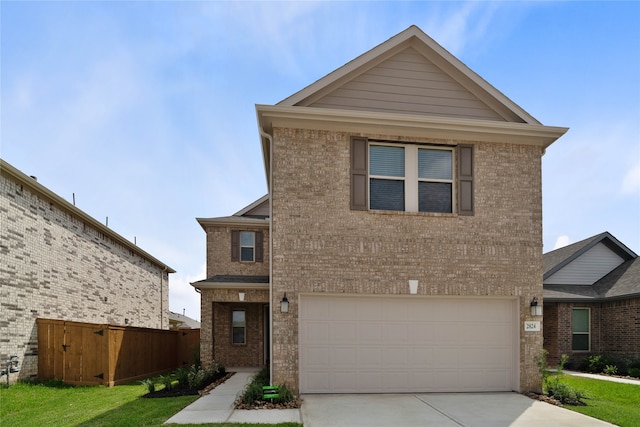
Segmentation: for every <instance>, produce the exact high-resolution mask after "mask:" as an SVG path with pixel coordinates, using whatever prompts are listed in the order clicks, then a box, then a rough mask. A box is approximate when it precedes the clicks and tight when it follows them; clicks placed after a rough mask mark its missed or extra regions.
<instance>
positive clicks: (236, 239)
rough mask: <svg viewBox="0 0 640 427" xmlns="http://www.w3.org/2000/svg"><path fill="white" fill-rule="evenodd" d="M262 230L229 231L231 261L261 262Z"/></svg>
mask: <svg viewBox="0 0 640 427" xmlns="http://www.w3.org/2000/svg"><path fill="white" fill-rule="evenodd" d="M262 246H263V234H262V231H240V230H234V231H232V232H231V261H240V262H262V261H263V250H262Z"/></svg>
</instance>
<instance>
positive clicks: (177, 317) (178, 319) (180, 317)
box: [169, 311, 200, 330]
mask: <svg viewBox="0 0 640 427" xmlns="http://www.w3.org/2000/svg"><path fill="white" fill-rule="evenodd" d="M169 329H175V330H178V329H200V322H198V321H197V320H195V319H192V318H191V317H189V316H185V315H184V314H180V313H174V312H173V311H170V312H169Z"/></svg>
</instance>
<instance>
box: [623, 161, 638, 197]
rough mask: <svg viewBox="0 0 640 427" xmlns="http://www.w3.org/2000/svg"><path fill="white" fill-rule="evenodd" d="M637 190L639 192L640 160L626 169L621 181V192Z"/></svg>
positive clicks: (628, 192)
mask: <svg viewBox="0 0 640 427" xmlns="http://www.w3.org/2000/svg"><path fill="white" fill-rule="evenodd" d="M638 192H640V161H639V162H638V163H636V165H635V166H633V167H632V168H631V169H629V171H627V174H626V175H625V176H624V179H623V181H622V194H633V193H638Z"/></svg>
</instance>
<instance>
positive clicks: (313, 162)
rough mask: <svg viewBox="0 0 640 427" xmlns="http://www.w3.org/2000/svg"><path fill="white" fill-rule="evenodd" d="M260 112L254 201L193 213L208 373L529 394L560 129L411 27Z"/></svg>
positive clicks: (387, 388) (308, 384)
mask: <svg viewBox="0 0 640 427" xmlns="http://www.w3.org/2000/svg"><path fill="white" fill-rule="evenodd" d="M256 110H257V116H258V131H259V134H260V142H261V147H262V154H263V158H264V165H265V172H266V177H267V185H268V195H267V196H265V197H263V198H262V199H260V200H258V201H256V202H255V203H254V204H252V205H250V206H248V207H246V208H245V209H243V210H241V211H240V212H238V213H236V214H234V215H232V216H229V217H221V218H199V219H198V222H199V223H200V225H201V226H202V227H203V229H204V230H205V232H206V236H207V279H205V280H203V281H201V282H196V283H193V286H195V287H196V288H197V289H199V290H200V292H201V293H202V297H201V321H202V335H201V359H202V362H203V363H204V364H205V365H206V364H210V363H212V361H213V360H214V359H215V360H217V361H220V362H222V363H224V364H225V365H226V366H244V365H253V366H256V365H262V364H268V365H269V366H270V368H271V376H272V382H273V383H274V384H281V383H287V384H288V385H289V386H290V387H291V388H293V389H294V390H296V391H298V392H300V393H390V392H432V391H434V392H435V391H438V392H463V391H498V390H523V391H524V390H540V388H541V379H540V375H539V372H538V369H537V367H536V365H535V362H534V357H535V356H537V355H538V354H539V353H540V351H541V349H542V332H541V319H542V318H541V317H540V316H532V315H531V309H530V306H531V304H532V301H534V299H536V300H541V299H542V281H541V276H542V196H541V158H542V155H543V154H544V152H545V149H546V148H547V147H548V146H549V145H550V144H552V143H553V142H554V141H556V140H557V139H558V138H559V137H561V136H562V135H563V134H564V133H565V132H566V131H567V129H566V128H560V127H550V126H544V125H542V124H540V122H538V121H537V120H536V119H535V118H533V117H532V116H531V115H529V114H528V113H527V112H525V111H524V110H523V109H522V108H520V107H519V106H518V105H516V104H515V103H514V102H513V101H511V100H510V99H509V98H507V97H506V96H505V95H503V94H502V93H501V92H500V91H498V90H497V89H495V88H494V87H493V86H491V85H490V84H489V83H487V82H486V81H485V80H483V79H482V78H481V77H480V76H478V75H477V74H476V73H474V72H473V71H472V70H470V69H469V68H467V67H466V66H465V65H464V64H463V63H462V62H460V61H459V60H458V59H456V58H455V57H454V56H452V55H451V54H450V53H449V52H447V51H446V50H445V49H443V48H442V47H441V46H440V45H438V44H437V43H436V42H435V41H434V40H432V39H431V38H430V37H428V36H427V35H426V34H425V33H423V32H422V31H421V30H420V29H419V28H417V27H415V26H411V27H409V28H408V29H406V30H405V31H403V32H401V33H399V34H398V35H396V36H394V37H392V38H391V39H389V40H387V41H386V42H384V43H382V44H380V45H378V46H377V47H375V48H373V49H372V50H370V51H368V52H366V53H365V54H363V55H361V56H359V57H358V58H356V59H354V60H352V61H351V62H349V63H347V64H346V65H344V66H342V67H341V68H339V69H337V70H335V71H334V72H332V73H330V74H328V75H327V76H325V77H323V78H321V79H320V80H318V81H316V82H315V83H313V84H311V85H310V86H308V87H306V88H304V89H302V90H301V91H299V92H297V93H295V94H293V95H291V96H290V97H288V98H286V99H285V100H283V101H281V102H280V103H278V104H276V105H257V106H256ZM525 325H526V326H527V329H526V330H525Z"/></svg>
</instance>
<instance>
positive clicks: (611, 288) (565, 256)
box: [543, 232, 640, 302]
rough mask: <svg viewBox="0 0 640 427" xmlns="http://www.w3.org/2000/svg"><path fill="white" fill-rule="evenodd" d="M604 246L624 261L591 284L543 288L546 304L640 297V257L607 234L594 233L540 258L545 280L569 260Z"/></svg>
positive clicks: (569, 261) (546, 286)
mask: <svg viewBox="0 0 640 427" xmlns="http://www.w3.org/2000/svg"><path fill="white" fill-rule="evenodd" d="M599 244H603V245H605V246H606V247H607V248H608V249H610V250H611V251H612V252H614V253H615V254H616V255H618V256H619V257H620V258H622V259H623V262H622V263H621V264H620V265H618V266H616V267H615V268H613V269H612V270H611V271H610V272H608V273H607V274H605V275H604V276H603V277H601V278H600V279H599V280H597V281H596V282H595V283H594V284H592V285H549V284H544V285H543V295H544V299H545V300H549V301H584V302H586V301H602V300H612V299H613V300H615V299H624V298H634V297H638V296H640V258H639V257H638V256H637V255H636V254H635V253H634V252H633V251H632V250H631V249H629V248H628V247H626V246H625V245H624V244H622V243H621V242H620V241H619V240H618V239H616V238H615V237H613V236H612V235H611V234H610V233H609V232H604V233H600V234H597V235H595V236H592V237H589V238H587V239H584V240H581V241H579V242H577V243H574V244H572V245H568V246H565V247H563V248H560V249H556V250H554V251H551V252H548V253H546V254H544V255H543V265H544V279H547V278H549V277H551V276H553V275H554V274H555V273H557V272H558V271H560V270H562V269H563V268H564V267H566V266H568V265H569V264H570V263H571V262H572V261H575V260H576V259H578V258H580V257H581V256H582V255H584V254H586V253H587V252H588V251H589V250H590V249H592V248H594V247H595V246H596V245H599Z"/></svg>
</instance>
